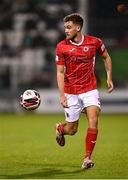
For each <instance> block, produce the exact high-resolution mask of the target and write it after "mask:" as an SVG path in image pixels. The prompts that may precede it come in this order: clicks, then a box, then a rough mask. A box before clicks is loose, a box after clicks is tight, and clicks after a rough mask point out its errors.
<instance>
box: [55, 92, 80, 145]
mask: <svg viewBox="0 0 128 180" xmlns="http://www.w3.org/2000/svg"><path fill="white" fill-rule="evenodd" d="M66 96H67V101H68V108H64V110H65V118H66V123H58V124H56V141H57V143H58V144H59V145H60V146H64V145H65V138H64V136H65V135H74V134H75V133H76V132H77V129H78V120H79V114H80V112H81V106H80V102H79V99H78V96H77V95H71V94H70V95H67V94H66Z"/></svg>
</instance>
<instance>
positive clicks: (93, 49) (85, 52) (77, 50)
mask: <svg viewBox="0 0 128 180" xmlns="http://www.w3.org/2000/svg"><path fill="white" fill-rule="evenodd" d="M104 51H105V46H104V44H103V42H102V41H101V39H99V38H96V37H93V36H82V41H81V43H79V44H77V43H74V42H72V41H71V40H67V39H64V40H63V41H61V42H59V43H58V44H57V47H56V64H57V65H64V66H65V75H64V92H65V93H68V94H80V93H84V92H87V91H90V90H93V89H96V88H97V83H96V77H95V74H94V65H95V55H96V53H97V52H98V53H99V54H101V55H102V54H103V52H104Z"/></svg>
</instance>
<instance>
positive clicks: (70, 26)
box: [64, 21, 80, 40]
mask: <svg viewBox="0 0 128 180" xmlns="http://www.w3.org/2000/svg"><path fill="white" fill-rule="evenodd" d="M64 28H65V34H66V39H70V40H73V39H74V38H75V37H76V36H77V33H78V32H79V31H80V26H79V25H77V24H74V23H73V22H72V21H68V22H65V23H64Z"/></svg>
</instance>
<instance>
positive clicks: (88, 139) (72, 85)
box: [56, 13, 113, 169]
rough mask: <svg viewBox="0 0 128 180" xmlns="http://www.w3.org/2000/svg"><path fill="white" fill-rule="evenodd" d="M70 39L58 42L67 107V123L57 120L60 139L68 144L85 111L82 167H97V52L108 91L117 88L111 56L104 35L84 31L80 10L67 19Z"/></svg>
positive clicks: (60, 82)
mask: <svg viewBox="0 0 128 180" xmlns="http://www.w3.org/2000/svg"><path fill="white" fill-rule="evenodd" d="M63 22H64V29H65V34H66V39H64V40H62V41H61V42H59V43H58V44H57V47H56V65H57V83H58V87H59V91H60V102H61V105H62V106H63V107H64V111H65V118H66V123H58V124H56V141H57V143H58V144H59V145H60V146H64V145H65V137H64V136H65V135H74V134H75V133H76V132H77V129H78V123H79V115H80V113H81V112H83V111H84V112H85V114H86V117H87V120H88V129H87V132H86V136H85V154H84V161H83V163H82V169H88V168H90V167H93V165H94V163H93V161H92V160H91V155H92V152H93V149H94V146H95V144H96V140H97V135H98V118H99V113H100V100H99V92H98V90H97V83H96V77H95V74H94V65H95V56H96V53H99V54H100V55H101V56H102V58H103V59H104V63H105V68H106V73H107V86H108V92H109V93H110V92H112V91H113V81H112V63H111V58H110V56H109V54H108V52H107V50H106V48H105V46H104V44H103V42H102V40H101V39H99V38H97V37H94V36H88V35H83V34H82V32H81V30H82V26H83V18H82V17H81V15H80V14H77V13H73V14H70V15H67V16H66V17H65V18H64V20H63Z"/></svg>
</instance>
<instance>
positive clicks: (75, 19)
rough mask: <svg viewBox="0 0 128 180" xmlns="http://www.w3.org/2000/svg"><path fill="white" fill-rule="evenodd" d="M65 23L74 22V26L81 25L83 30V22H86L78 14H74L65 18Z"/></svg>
mask: <svg viewBox="0 0 128 180" xmlns="http://www.w3.org/2000/svg"><path fill="white" fill-rule="evenodd" d="M63 21H64V22H68V21H72V22H73V23H74V24H78V25H80V27H81V29H82V27H83V22H84V20H83V18H82V17H81V15H80V14H78V13H73V14H69V15H67V16H65V17H64V19H63Z"/></svg>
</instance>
